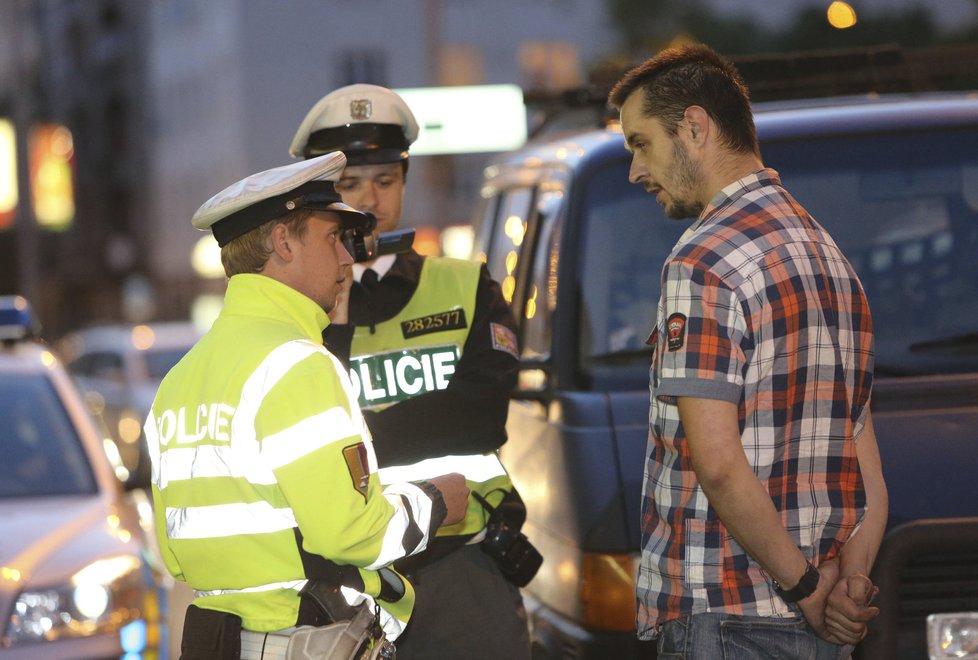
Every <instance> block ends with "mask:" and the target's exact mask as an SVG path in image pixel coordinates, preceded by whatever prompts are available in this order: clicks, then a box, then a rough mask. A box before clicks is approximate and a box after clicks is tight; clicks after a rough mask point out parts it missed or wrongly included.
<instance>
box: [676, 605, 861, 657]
mask: <svg viewBox="0 0 978 660" xmlns="http://www.w3.org/2000/svg"><path fill="white" fill-rule="evenodd" d="M658 644H659V646H658V649H659V660H758V659H760V658H765V659H770V660H838V659H839V658H841V657H848V653H846V651H848V650H849V649H846V651H844V650H843V647H841V646H836V645H835V644H830V643H829V642H826V641H825V640H823V639H820V638H818V637H817V636H816V635H815V633H814V631H812V629H811V628H809V627H808V624H807V623H806V622H805V619H803V618H798V619H776V618H773V617H761V616H736V615H733V614H712V613H705V614H694V615H692V616H685V617H682V618H680V619H674V620H672V621H669V622H668V623H664V624H663V625H662V627H661V628H659V642H658ZM843 654H844V655H843Z"/></svg>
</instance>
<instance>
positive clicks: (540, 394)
mask: <svg viewBox="0 0 978 660" xmlns="http://www.w3.org/2000/svg"><path fill="white" fill-rule="evenodd" d="M973 70H974V69H973ZM789 79H790V76H789ZM748 84H749V85H751V86H752V89H756V87H755V86H754V85H752V84H751V81H750V79H748ZM756 98H757V95H756V94H755V100H756ZM755 118H756V124H757V129H758V134H759V138H760V141H761V153H762V155H763V157H764V161H765V164H766V165H767V166H769V167H772V168H774V169H775V170H778V171H779V172H780V173H781V175H782V179H783V182H784V184H785V186H786V187H787V189H788V190H790V191H791V192H792V194H793V195H794V196H795V197H796V198H797V199H798V200H799V201H800V202H801V203H802V204H803V205H804V206H805V207H806V208H807V209H808V210H809V211H810V212H811V213H812V214H813V215H814V217H815V218H816V219H817V220H818V221H819V222H821V223H822V224H823V225H824V226H825V227H826V228H827V229H828V230H829V232H830V233H831V234H832V235H833V237H834V238H835V239H836V241H837V242H838V243H839V245H840V246H841V248H842V249H843V251H844V252H845V253H846V254H847V256H848V257H849V258H850V260H851V261H852V263H853V264H854V266H855V268H856V271H857V272H858V273H859V275H860V278H861V280H862V282H863V285H864V287H865V289H866V292H867V295H868V297H869V301H870V305H871V307H872V311H873V316H874V325H875V329H876V350H877V355H876V381H875V388H874V394H873V401H872V409H873V418H874V422H875V426H876V432H877V435H878V438H879V445H880V451H881V454H882V461H883V469H884V474H885V477H886V481H887V484H888V486H889V492H890V519H889V526H888V531H887V535H886V538H885V540H884V543H883V546H882V548H881V551H880V555H879V558H878V561H877V565H876V568H875V569H874V575H873V577H874V580H875V581H876V582H877V584H878V585H879V586H880V594H879V596H878V599H879V601H878V602H879V604H880V606H881V609H882V613H881V615H880V617H879V618H878V619H877V620H876V621H875V622H874V624H873V626H872V628H871V632H870V634H869V636H868V637H867V639H866V640H864V642H863V643H862V644H860V646H859V648H858V649H857V656H859V657H861V658H886V659H890V658H901V659H902V658H921V657H927V646H926V640H925V636H926V633H925V631H926V618H927V617H928V616H929V615H934V614H939V613H948V612H978V95H976V94H975V93H968V92H948V93H936V92H931V93H916V92H914V93H899V94H888V93H884V94H879V93H872V94H859V95H845V96H831V97H817V98H793V99H789V100H780V101H761V102H756V103H755ZM628 166H629V154H628V153H627V152H626V151H625V148H624V142H623V139H622V135H621V130H620V127H618V126H617V124H616V122H615V121H613V120H612V121H608V122H606V123H605V125H603V126H594V127H586V128H581V127H577V128H574V129H572V130H569V131H561V132H556V133H550V134H548V135H547V136H546V137H544V138H540V139H535V140H531V141H530V142H529V143H528V144H527V145H526V146H525V147H524V148H522V149H520V150H519V151H517V152H513V153H510V154H506V155H505V156H503V157H500V158H497V159H496V160H494V161H493V162H492V163H491V164H490V166H489V167H487V168H486V170H485V177H484V180H483V182H482V188H481V197H480V201H479V205H478V208H477V212H476V217H475V219H474V221H475V225H476V227H477V231H476V236H477V238H476V250H477V253H478V254H479V256H480V257H481V258H483V259H485V261H486V262H487V263H488V265H489V269H490V272H491V273H492V274H493V276H494V277H495V278H496V279H498V280H499V281H500V282H501V283H502V287H503V291H504V293H505V295H506V296H507V298H508V299H509V301H510V302H511V304H512V306H513V309H514V313H515V314H516V316H517V318H518V324H519V338H520V346H521V351H522V358H521V359H522V362H521V369H520V379H519V385H518V388H517V391H516V392H515V393H514V396H513V399H512V402H511V406H510V412H509V422H508V432H509V439H508V441H507V443H506V444H505V445H504V447H503V449H502V458H503V462H504V463H505V465H506V466H507V469H508V470H509V471H510V473H511V475H512V477H513V480H514V482H515V483H516V485H517V487H518V488H519V491H520V493H521V494H522V496H523V499H524V500H525V502H526V505H527V509H528V519H527V522H526V525H525V528H524V531H525V532H526V534H527V535H528V536H529V538H530V540H531V541H532V542H533V543H534V544H535V545H536V546H537V548H538V549H539V550H540V551H541V553H542V554H543V556H544V563H543V566H542V567H541V569H540V571H539V573H538V574H537V576H536V577H535V578H534V580H533V581H532V582H531V583H530V584H529V585H528V586H527V587H526V589H525V590H524V595H525V599H526V603H527V607H528V611H529V614H530V618H531V626H532V639H533V653H534V656H533V657H534V658H535V659H545V658H575V659H587V658H594V659H599V658H601V659H603V658H611V657H614V658H626V659H627V658H639V657H641V658H649V657H654V649H653V648H652V645H651V644H650V643H643V642H638V641H637V640H636V639H635V633H634V612H635V600H634V575H635V570H636V563H637V559H638V550H639V538H640V531H639V506H640V498H641V485H642V475H643V465H644V461H645V456H646V443H647V435H648V406H649V390H648V370H649V365H650V359H651V354H650V351H649V348H648V346H647V345H646V343H645V341H646V339H647V337H648V335H649V333H650V331H651V329H652V328H653V326H654V324H655V314H656V302H657V300H658V297H659V273H660V268H661V265H662V263H663V261H664V259H665V257H666V256H667V254H668V253H669V252H670V250H671V248H672V246H673V245H674V244H675V242H676V240H677V239H678V237H679V234H680V233H681V231H682V230H683V229H684V228H685V226H686V224H685V223H677V222H672V221H669V220H667V219H666V218H665V217H664V216H663V213H662V211H661V209H660V208H659V207H658V206H657V205H656V203H655V200H654V198H653V197H652V196H651V195H648V194H647V193H646V192H645V191H644V190H643V189H642V188H641V187H639V186H634V185H631V184H629V183H628V180H627V172H628ZM948 657H951V656H950V655H949V656H948Z"/></svg>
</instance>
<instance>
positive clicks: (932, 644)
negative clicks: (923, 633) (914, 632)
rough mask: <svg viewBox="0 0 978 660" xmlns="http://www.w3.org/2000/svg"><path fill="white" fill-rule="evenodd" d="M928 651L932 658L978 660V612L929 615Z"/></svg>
mask: <svg viewBox="0 0 978 660" xmlns="http://www.w3.org/2000/svg"><path fill="white" fill-rule="evenodd" d="M927 653H928V655H929V656H930V660H947V659H949V658H957V659H964V660H978V612H953V613H947V614H931V615H930V616H928V617H927Z"/></svg>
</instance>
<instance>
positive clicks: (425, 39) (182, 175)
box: [0, 0, 614, 335]
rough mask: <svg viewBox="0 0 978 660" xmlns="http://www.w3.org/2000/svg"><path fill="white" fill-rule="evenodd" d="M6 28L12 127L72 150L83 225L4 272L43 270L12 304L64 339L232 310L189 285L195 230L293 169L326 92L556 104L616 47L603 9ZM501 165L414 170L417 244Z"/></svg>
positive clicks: (61, 0) (37, 237)
mask: <svg viewBox="0 0 978 660" xmlns="http://www.w3.org/2000/svg"><path fill="white" fill-rule="evenodd" d="M0 26H2V27H0V62H3V64H0V116H3V115H5V114H9V115H11V116H15V115H18V113H19V115H20V116H21V119H20V120H19V121H20V122H21V123H29V122H31V121H37V120H40V119H43V120H45V121H49V120H50V121H56V122H58V123H61V124H64V125H65V126H67V127H68V128H69V129H70V130H71V131H72V134H73V135H74V137H75V166H76V168H75V171H76V197H77V199H76V206H77V212H76V216H75V219H74V222H73V223H72V225H71V226H70V227H69V228H68V229H65V230H63V231H62V232H61V233H59V234H57V235H45V234H43V233H41V232H39V231H33V232H26V231H7V232H3V231H0V256H3V255H12V254H17V256H18V258H19V259H20V260H21V262H24V261H26V260H30V261H31V263H33V264H35V265H36V266H37V268H36V269H34V270H32V269H30V268H23V267H20V268H19V270H18V269H16V268H15V269H11V268H6V269H5V268H4V267H0V288H3V289H10V290H11V291H9V292H13V291H12V289H14V288H18V289H20V290H22V291H25V292H29V293H31V295H33V296H35V297H36V299H37V302H36V303H35V307H37V308H38V309H39V310H40V311H41V313H42V320H44V321H45V323H46V325H47V327H48V330H49V332H50V333H51V334H55V335H57V334H60V333H62V332H64V331H67V330H69V329H72V328H74V327H78V326H82V325H87V324H90V323H92V322H95V321H99V320H118V319H130V320H141V319H150V318H160V319H168V318H186V317H187V315H188V314H189V313H190V309H191V305H192V304H193V301H194V299H195V298H196V297H197V296H198V295H199V294H201V293H212V294H214V295H220V293H221V292H222V291H223V286H224V282H223V280H222V279H220V278H218V279H213V280H206V279H204V278H201V277H200V276H198V275H197V274H196V273H195V271H194V269H193V267H192V265H191V253H192V251H193V249H194V246H195V244H196V243H197V241H198V240H199V239H200V238H201V237H202V236H204V235H203V234H202V233H200V232H197V231H195V230H193V229H192V228H191V227H190V216H191V215H192V213H193V211H194V210H195V209H196V208H197V206H199V205H200V204H201V203H202V202H203V201H204V200H206V199H207V198H208V197H209V196H210V195H212V194H214V193H215V192H217V191H219V190H220V189H222V188H223V187H224V186H226V185H228V184H229V183H232V182H233V181H235V180H237V179H239V178H241V177H244V176H246V175H248V174H250V173H252V172H255V171H258V170H261V169H266V168H269V167H274V166H277V165H281V164H284V163H286V162H288V160H289V157H288V154H287V149H288V145H289V143H290V141H291V138H292V135H293V132H294V130H295V128H296V127H297V125H298V123H299V121H300V120H301V119H302V117H303V116H304V115H305V113H306V111H307V110H308V109H309V108H310V107H311V106H312V105H313V103H315V102H316V100H318V99H319V98H320V97H321V96H323V95H324V94H326V93H327V92H329V91H331V90H332V89H335V88H336V87H340V86H342V85H346V84H351V83H355V82H369V83H374V84H380V85H386V86H390V87H428V86H442V85H472V84H494V83H515V84H518V85H521V86H523V87H525V88H535V89H539V88H547V87H550V88H554V89H558V88H564V87H568V86H573V85H576V84H579V83H580V82H581V81H582V80H583V78H584V76H585V72H586V71H587V69H588V67H589V66H590V65H591V64H592V63H593V62H594V61H596V60H598V59H599V58H600V57H601V56H602V54H603V53H605V52H608V51H609V50H610V49H612V48H613V46H614V30H613V28H612V26H611V25H610V24H609V22H608V19H607V17H606V16H605V10H604V3H599V2H592V1H591V0H531V1H530V2H526V1H525V0H498V1H497V2H495V3H484V2H477V1H476V0H452V1H451V2H448V1H446V0H361V1H358V2H352V1H350V0H329V1H324V0H282V1H279V2H267V1H266V0H150V1H147V2H131V1H128V0H5V2H4V3H0ZM14 32H16V33H17V35H19V36H18V37H17V38H16V39H13V38H11V35H12V34H13V33H14ZM27 44H32V45H33V47H32V48H26V49H25V45H27ZM15 49H16V50H17V51H18V52H17V53H15V52H14V51H15ZM11 63H13V64H11ZM25 85H26V87H25ZM25 94H26V95H27V96H28V97H29V98H27V99H24V98H23V95H25ZM487 157H488V154H465V155H452V156H417V157H415V158H414V159H413V160H412V164H411V171H410V175H409V181H410V183H409V187H408V196H407V202H406V205H405V215H404V223H405V225H406V226H435V227H444V226H448V225H454V224H459V223H465V222H467V221H468V220H469V214H470V212H471V210H472V204H473V201H474V200H473V196H474V195H475V193H476V192H477V186H478V181H479V177H480V175H481V171H482V168H483V167H484V165H485V163H486V160H487ZM22 206H23V205H22ZM26 234H30V235H29V236H26V238H25V235H26ZM30 255H34V257H33V259H31V256H30ZM8 270H9V271H11V272H7V271H8ZM7 292H8V291H6V290H4V291H2V293H7Z"/></svg>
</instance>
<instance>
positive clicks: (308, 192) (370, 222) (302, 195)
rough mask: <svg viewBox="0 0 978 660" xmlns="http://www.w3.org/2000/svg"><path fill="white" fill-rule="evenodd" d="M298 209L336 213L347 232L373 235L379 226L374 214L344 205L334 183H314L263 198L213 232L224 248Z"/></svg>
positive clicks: (224, 219) (218, 225)
mask: <svg viewBox="0 0 978 660" xmlns="http://www.w3.org/2000/svg"><path fill="white" fill-rule="evenodd" d="M296 209H310V210H314V211H332V212H333V213H336V214H337V215H338V216H339V218H340V227H341V228H342V229H345V230H346V229H356V230H359V231H362V232H365V233H370V232H371V231H373V229H374V227H375V226H376V224H377V220H376V218H374V216H373V215H372V214H369V213H363V212H362V211H357V210H356V209H355V208H353V207H352V206H348V205H346V204H344V203H343V199H342V197H340V194H339V193H338V192H336V189H335V188H334V187H333V182H332V181H310V182H308V183H304V184H302V185H301V186H299V187H298V188H296V189H294V190H290V191H289V192H287V193H283V194H281V195H276V196H274V197H269V198H266V199H263V200H261V201H259V202H255V203H254V204H252V205H251V206H248V207H245V208H243V209H241V210H239V211H235V212H234V213H232V214H230V215H228V216H227V217H225V218H222V219H221V220H219V221H218V222H215V223H214V224H213V225H211V231H212V232H213V233H214V238H216V239H217V244H218V245H219V246H221V247H224V246H225V245H227V244H228V243H230V242H231V241H232V240H234V239H235V238H237V237H238V236H242V235H244V234H246V233H248V232H249V231H251V230H252V229H255V228H257V227H260V226H261V225H263V224H265V223H266V222H270V221H272V220H277V219H279V218H281V217H282V216H284V215H285V214H287V213H289V212H291V211H295V210H296Z"/></svg>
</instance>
